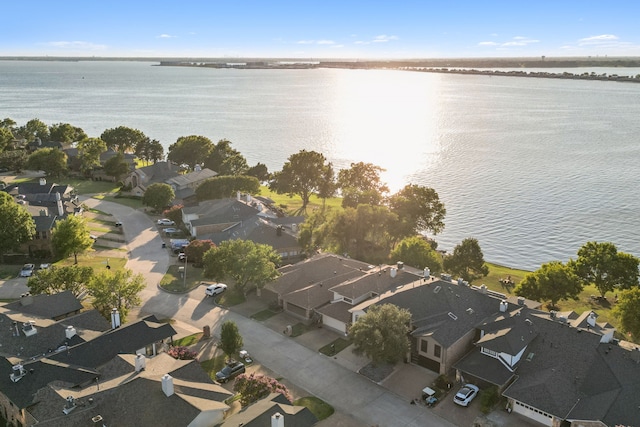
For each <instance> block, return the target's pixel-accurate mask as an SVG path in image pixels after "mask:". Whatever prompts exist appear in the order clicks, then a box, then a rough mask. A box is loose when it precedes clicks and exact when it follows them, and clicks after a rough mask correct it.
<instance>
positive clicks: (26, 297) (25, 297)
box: [20, 292, 33, 307]
mask: <svg viewBox="0 0 640 427" xmlns="http://www.w3.org/2000/svg"><path fill="white" fill-rule="evenodd" d="M32 303H33V295H31V294H30V293H29V292H27V293H26V294H22V295H20V305H21V306H23V307H24V306H25V305H31V304H32Z"/></svg>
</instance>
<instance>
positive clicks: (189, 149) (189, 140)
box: [167, 135, 218, 172]
mask: <svg viewBox="0 0 640 427" xmlns="http://www.w3.org/2000/svg"><path fill="white" fill-rule="evenodd" d="M213 148H214V146H213V142H211V140H210V139H209V138H207V137H206V136H200V135H190V136H181V137H180V138H178V140H177V141H176V142H175V143H173V144H171V145H170V146H169V153H168V154H167V159H168V160H170V161H172V162H175V163H177V164H179V165H181V164H186V165H189V167H190V168H192V169H193V168H194V167H195V165H196V164H200V163H202V162H203V161H204V159H206V158H208V157H209V154H211V152H212V151H213ZM212 170H214V171H216V170H215V169H212ZM216 172H218V171H216Z"/></svg>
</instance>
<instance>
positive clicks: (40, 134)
mask: <svg viewBox="0 0 640 427" xmlns="http://www.w3.org/2000/svg"><path fill="white" fill-rule="evenodd" d="M17 136H18V137H20V138H24V139H25V140H26V141H27V142H32V141H35V140H36V139H39V140H40V141H48V140H49V126H47V125H46V124H45V123H44V122H43V121H42V120H40V119H31V120H29V121H28V122H27V123H25V125H24V126H20V127H19V128H18V131H17Z"/></svg>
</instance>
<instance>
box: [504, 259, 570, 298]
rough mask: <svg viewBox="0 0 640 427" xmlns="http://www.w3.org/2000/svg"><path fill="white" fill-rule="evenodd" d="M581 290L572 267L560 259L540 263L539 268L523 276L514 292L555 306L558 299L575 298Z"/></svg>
mask: <svg viewBox="0 0 640 427" xmlns="http://www.w3.org/2000/svg"><path fill="white" fill-rule="evenodd" d="M580 292H582V284H581V283H580V279H579V278H578V276H576V274H575V273H574V271H573V269H572V268H570V267H568V266H567V265H565V264H563V263H561V262H560V261H552V262H549V263H546V264H542V266H540V268H539V269H537V270H536V271H534V272H532V273H528V274H527V275H526V276H524V279H522V281H521V282H520V283H518V284H517V285H516V287H515V289H514V293H515V294H516V295H518V296H523V297H525V298H529V299H532V300H534V301H549V305H550V307H556V305H557V303H558V301H562V300H567V299H569V298H571V299H574V300H577V299H578V297H579V296H580Z"/></svg>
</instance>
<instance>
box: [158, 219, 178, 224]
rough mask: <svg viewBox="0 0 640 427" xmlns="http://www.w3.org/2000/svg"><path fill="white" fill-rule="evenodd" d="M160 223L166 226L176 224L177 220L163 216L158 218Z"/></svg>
mask: <svg viewBox="0 0 640 427" xmlns="http://www.w3.org/2000/svg"><path fill="white" fill-rule="evenodd" d="M158 225H164V226H169V225H176V222H175V221H171V220H170V219H169V218H162V219H159V220H158Z"/></svg>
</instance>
